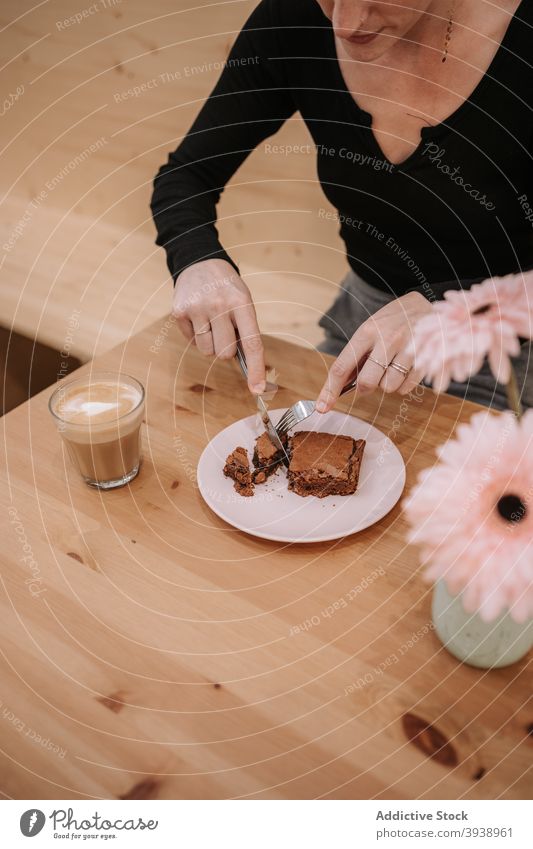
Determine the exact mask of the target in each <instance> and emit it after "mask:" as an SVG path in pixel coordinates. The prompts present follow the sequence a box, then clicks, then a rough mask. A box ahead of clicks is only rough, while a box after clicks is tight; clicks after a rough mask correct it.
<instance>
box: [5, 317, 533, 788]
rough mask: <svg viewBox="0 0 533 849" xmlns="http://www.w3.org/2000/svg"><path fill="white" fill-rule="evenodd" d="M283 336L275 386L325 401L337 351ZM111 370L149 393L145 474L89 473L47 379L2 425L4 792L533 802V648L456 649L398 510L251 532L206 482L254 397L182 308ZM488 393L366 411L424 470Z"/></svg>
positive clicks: (271, 358)
mask: <svg viewBox="0 0 533 849" xmlns="http://www.w3.org/2000/svg"><path fill="white" fill-rule="evenodd" d="M158 337H159V340H158ZM266 345H267V360H268V363H269V364H270V365H272V366H275V367H276V368H277V369H278V372H279V382H280V384H281V387H282V389H281V391H280V394H279V396H278V398H277V399H276V404H277V403H278V401H279V404H280V405H281V404H289V403H290V402H292V401H293V400H295V399H296V398H297V397H313V394H314V393H315V392H316V391H317V389H318V388H319V385H320V383H321V380H322V379H323V375H324V370H325V367H326V362H325V360H324V358H323V357H322V355H320V354H318V353H317V352H316V351H312V350H308V351H306V350H303V349H302V348H296V347H293V346H290V345H288V344H287V343H285V342H283V341H279V340H273V339H267V340H266ZM96 364H97V365H98V367H104V368H106V369H118V368H123V369H124V370H126V371H128V372H130V373H132V374H134V375H136V376H137V377H138V378H140V379H141V380H142V381H143V382H144V383H145V385H146V387H147V398H148V403H147V426H146V430H145V432H144V450H145V461H144V467H143V469H142V473H141V475H140V476H139V478H138V479H137V480H136V481H135V482H134V483H133V485H131V486H130V487H129V488H125V489H123V490H119V491H116V492H111V493H104V494H102V493H98V492H95V491H92V490H90V489H88V488H87V487H86V486H85V485H84V484H83V483H82V482H81V480H80V479H79V478H78V476H77V474H76V473H75V472H74V470H73V469H71V467H70V466H69V464H68V462H65V458H64V455H63V450H62V447H61V445H60V442H59V439H58V437H57V434H56V433H55V431H54V427H53V424H52V422H51V421H50V419H49V415H48V411H47V408H46V403H47V398H48V395H49V391H46V392H44V393H42V394H41V395H39V396H37V397H35V398H34V399H32V400H31V401H30V402H29V403H26V404H24V405H23V406H21V407H19V408H17V409H16V410H14V411H13V412H11V413H9V414H8V415H7V416H6V417H5V418H4V420H3V425H4V441H3V446H4V450H5V462H4V464H3V485H2V490H1V498H2V509H1V513H0V515H1V518H2V526H3V533H2V586H1V593H2V598H1V605H2V606H1V617H0V623H1V624H0V628H1V659H0V663H1V672H0V675H1V678H0V680H1V681H2V689H1V696H0V698H1V702H2V704H1V706H0V719H1V722H0V749H1V761H0V764H1V768H0V776H1V785H0V789H1V791H2V793H3V794H4V795H5V796H7V797H15V798H59V799H61V798H74V799H76V798H78V799H79V798H115V797H119V798H127V799H131V798H134V799H135V798H172V799H175V798H235V797H239V798H242V797H245V798H314V797H324V798H425V799H431V798H450V799H458V798H467V799H469V798H496V797H502V798H528V797H530V795H531V790H532V782H531V763H532V754H533V704H532V700H531V674H530V671H531V670H530V669H529V670H528V668H527V667H528V664H527V661H523V662H522V663H519V664H516V665H514V666H512V667H510V668H508V669H504V670H500V671H494V672H483V671H479V670H475V669H472V668H469V667H467V666H462V665H460V664H459V663H457V662H456V661H455V660H454V659H453V658H452V657H451V656H450V655H449V654H448V653H447V652H446V651H445V650H444V649H443V648H442V646H441V645H440V643H439V641H438V639H437V638H436V636H435V634H434V632H433V631H432V630H431V628H430V596H431V591H430V589H429V588H428V587H427V586H426V585H425V584H424V582H423V581H422V579H421V577H420V570H419V567H418V561H417V557H416V552H415V551H414V550H413V549H411V548H409V547H407V546H406V544H405V531H406V525H405V521H404V519H403V517H402V513H401V508H400V506H399V505H398V506H397V507H396V508H395V509H394V510H393V511H392V512H391V513H390V514H389V515H388V516H387V517H386V518H385V519H384V520H383V521H381V522H380V523H379V524H378V525H376V526H374V527H373V528H370V529H369V530H367V531H364V532H362V533H360V534H358V535H356V536H354V537H350V538H347V539H343V540H340V541H338V542H336V543H333V544H331V543H329V544H325V543H324V544H316V545H300V546H298V545H279V544H275V543H271V542H266V541H261V540H258V539H254V538H252V537H249V536H246V535H245V534H242V533H240V532H237V531H235V530H233V529H232V528H230V527H228V526H227V525H225V524H224V523H223V522H222V521H221V520H219V519H218V518H217V517H216V516H215V515H214V514H213V513H212V512H211V511H210V510H209V509H208V508H207V506H206V505H205V504H204V502H203V501H202V499H201V497H200V494H199V492H198V489H197V486H196V481H195V469H196V463H197V461H198V457H199V455H200V453H201V451H202V449H203V447H204V446H205V445H206V443H207V441H208V439H209V438H210V437H212V436H213V435H214V434H215V433H217V432H218V431H219V430H220V429H221V428H223V427H225V426H226V425H227V424H229V423H230V422H231V421H233V420H235V419H237V418H239V417H241V416H243V415H246V414H247V413H250V412H251V411H252V405H251V402H250V398H249V396H248V395H247V393H246V392H245V391H244V390H243V386H242V382H241V378H240V376H239V373H238V371H237V369H236V367H235V365H234V364H233V363H213V362H212V361H206V360H204V359H202V358H200V357H199V356H198V355H197V354H196V352H195V351H185V350H184V345H183V343H182V341H181V338H180V336H179V334H178V332H177V330H176V327H175V326H174V325H173V324H172V323H171V322H168V323H167V324H165V323H164V322H158V323H157V324H155V325H152V326H151V327H149V328H147V329H145V330H143V331H142V332H141V333H140V334H138V335H137V336H134V337H132V338H131V339H130V340H129V341H127V342H126V343H124V344H123V345H121V346H120V347H118V348H115V349H114V350H113V351H111V352H110V353H108V354H105V355H104V356H103V357H102V358H101V359H100V360H99V361H96ZM84 368H87V366H84ZM351 402H353V398H352V399H350V398H349V397H348V399H347V400H345V402H344V404H341V405H340V406H341V407H344V408H345V409H348V408H349V404H350V403H351ZM402 403H403V406H402ZM474 409H475V408H474V407H473V406H472V405H468V404H460V403H459V402H458V401H456V400H454V399H451V398H449V397H446V396H444V397H442V398H437V397H436V396H435V395H433V393H431V392H429V391H426V392H425V393H424V397H423V399H414V400H411V401H408V402H407V403H406V402H405V401H402V399H401V398H400V397H399V396H388V397H381V396H373V397H371V398H368V399H366V400H365V401H362V402H360V403H358V407H357V412H358V414H359V415H360V416H362V417H363V418H365V419H367V420H368V421H372V422H373V423H375V424H376V425H377V426H378V427H379V428H381V429H382V430H383V431H385V432H387V433H390V435H391V438H393V439H394V441H395V443H396V444H397V445H398V447H399V449H400V451H401V452H402V454H403V457H404V459H405V461H406V463H407V472H408V486H409V485H411V484H412V483H413V481H414V479H415V476H416V474H417V473H418V471H419V470H420V469H422V468H424V467H425V466H428V465H430V464H431V463H432V462H433V461H434V448H435V446H436V445H437V444H438V443H440V442H441V441H443V440H444V439H446V438H447V437H448V436H449V435H450V434H451V433H452V431H453V429H454V427H455V425H456V423H457V421H458V420H466V419H468V417H469V416H470V415H471V413H472V411H473V410H474ZM528 770H529V772H528Z"/></svg>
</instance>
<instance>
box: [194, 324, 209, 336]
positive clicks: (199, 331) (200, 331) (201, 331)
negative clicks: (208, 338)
mask: <svg viewBox="0 0 533 849" xmlns="http://www.w3.org/2000/svg"><path fill="white" fill-rule="evenodd" d="M202 333H211V325H209V327H208V328H207V330H198V332H197V333H195V334H194V335H195V336H201V335H202Z"/></svg>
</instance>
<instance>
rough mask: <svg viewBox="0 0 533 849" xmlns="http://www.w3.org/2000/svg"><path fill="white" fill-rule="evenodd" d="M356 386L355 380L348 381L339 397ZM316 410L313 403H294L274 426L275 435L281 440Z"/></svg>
mask: <svg viewBox="0 0 533 849" xmlns="http://www.w3.org/2000/svg"><path fill="white" fill-rule="evenodd" d="M356 386H357V378H356V377H354V379H353V380H350V382H349V383H347V384H346V386H344V387H343V389H342V391H341V393H340V394H341V395H345V394H346V393H347V392H351V391H352V389H355V387H356ZM315 409H316V405H315V402H314V401H296V404H293V405H292V407H289V409H288V410H285V412H284V413H283V415H282V417H281V418H280V420H279V422H278V423H277V425H276V433H277V434H278V436H279V438H280V439H281V438H282V437H283V436H285V435H286V434H287V432H288V431H289V430H291V429H292V428H293V427H295V426H296V425H297V424H300V422H303V421H304V420H305V419H308V418H309V416H311V415H312V414H313V413H314V412H315Z"/></svg>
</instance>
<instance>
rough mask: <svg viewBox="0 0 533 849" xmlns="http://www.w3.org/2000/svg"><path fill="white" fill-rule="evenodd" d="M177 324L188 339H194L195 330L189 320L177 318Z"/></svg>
mask: <svg viewBox="0 0 533 849" xmlns="http://www.w3.org/2000/svg"><path fill="white" fill-rule="evenodd" d="M176 324H177V325H178V327H179V329H180V330H181V332H182V333H183V335H184V336H185V338H186V339H194V330H193V326H192V324H191V322H190V321H189V319H188V318H176Z"/></svg>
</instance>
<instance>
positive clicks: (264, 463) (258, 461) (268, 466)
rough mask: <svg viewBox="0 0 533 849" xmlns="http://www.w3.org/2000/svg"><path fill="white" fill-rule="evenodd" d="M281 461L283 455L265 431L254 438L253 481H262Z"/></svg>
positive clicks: (271, 473)
mask: <svg viewBox="0 0 533 849" xmlns="http://www.w3.org/2000/svg"><path fill="white" fill-rule="evenodd" d="M282 462H283V455H282V452H281V451H280V450H279V448H276V446H275V445H274V443H273V442H271V440H270V437H269V435H268V433H267V432H266V431H265V432H264V433H262V434H261V436H258V437H257V439H256V440H255V448H254V456H253V464H254V466H255V470H254V472H253V473H252V476H253V481H254V483H264V482H265V481H266V479H267V478H269V477H270V475H273V474H274V472H276V471H277V470H278V469H279V467H280V466H281V464H282Z"/></svg>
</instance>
